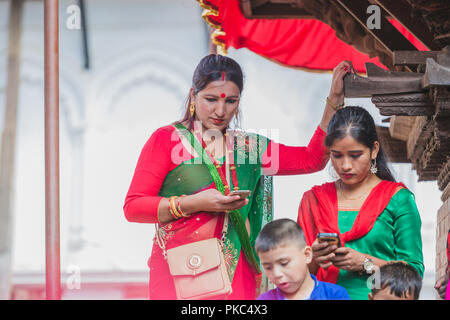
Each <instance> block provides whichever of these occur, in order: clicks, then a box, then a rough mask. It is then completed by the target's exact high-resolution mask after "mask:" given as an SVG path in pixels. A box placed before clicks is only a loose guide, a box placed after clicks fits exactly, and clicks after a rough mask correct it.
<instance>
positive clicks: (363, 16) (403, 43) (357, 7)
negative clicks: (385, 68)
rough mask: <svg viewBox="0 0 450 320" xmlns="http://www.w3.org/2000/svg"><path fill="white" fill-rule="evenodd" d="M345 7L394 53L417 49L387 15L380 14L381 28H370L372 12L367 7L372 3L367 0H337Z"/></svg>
mask: <svg viewBox="0 0 450 320" xmlns="http://www.w3.org/2000/svg"><path fill="white" fill-rule="evenodd" d="M335 1H336V2H338V3H339V4H340V5H341V6H342V7H344V8H345V9H346V10H347V12H348V13H350V14H351V15H352V16H353V18H354V19H355V20H356V21H358V22H359V23H360V24H361V26H362V27H363V28H364V29H366V30H367V31H368V32H369V33H370V34H371V35H372V36H373V37H375V38H376V39H377V40H378V41H379V43H380V44H381V45H383V46H384V47H385V48H386V49H387V51H388V52H389V53H390V54H391V56H392V55H393V53H394V51H396V50H411V51H413V50H417V49H416V47H414V46H413V45H412V44H411V42H409V40H408V39H406V38H405V36H403V35H402V34H401V33H400V31H398V30H397V29H396V28H395V27H394V26H393V25H392V24H391V23H390V22H389V21H388V20H387V19H386V18H385V17H384V15H383V14H380V17H379V18H380V28H379V29H377V28H369V27H368V26H367V19H368V18H369V16H370V14H369V13H367V8H368V7H369V6H371V5H372V4H371V3H370V2H369V1H367V0H358V1H352V0H335Z"/></svg>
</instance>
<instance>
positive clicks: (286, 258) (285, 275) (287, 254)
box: [259, 243, 312, 295]
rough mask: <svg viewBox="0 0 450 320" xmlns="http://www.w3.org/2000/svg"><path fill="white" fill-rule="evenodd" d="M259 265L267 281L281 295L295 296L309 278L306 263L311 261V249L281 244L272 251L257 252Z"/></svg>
mask: <svg viewBox="0 0 450 320" xmlns="http://www.w3.org/2000/svg"><path fill="white" fill-rule="evenodd" d="M259 257H260V260H261V264H262V266H263V268H264V271H265V272H266V275H267V277H268V278H269V280H270V281H271V282H272V283H273V284H275V285H276V286H277V287H278V288H279V289H280V290H281V291H282V292H283V293H286V294H289V295H292V294H295V293H296V292H297V291H298V290H299V289H300V288H301V286H302V284H303V281H304V280H305V277H306V276H309V272H308V263H310V262H311V259H312V251H311V247H309V246H305V247H304V248H300V246H299V245H295V244H286V243H284V244H282V245H280V246H278V247H276V248H275V249H273V250H270V251H267V252H259Z"/></svg>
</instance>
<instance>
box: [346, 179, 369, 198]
mask: <svg viewBox="0 0 450 320" xmlns="http://www.w3.org/2000/svg"><path fill="white" fill-rule="evenodd" d="M341 184H342V180H339V185H340V187H339V191H340V193H341V194H342V195H343V196H344V198H345V199H347V200H359V199H361V198H362V197H363V196H364V195H366V194H367V192H369V191H371V190H372V188H373V186H372V184H371V185H370V186H369V187H368V188H367V189H366V190H364V192H363V193H362V194H361V195H359V196H358V197H356V198H350V197H349V196H347V195H346V194H345V192H344V191H343V188H342V185H341Z"/></svg>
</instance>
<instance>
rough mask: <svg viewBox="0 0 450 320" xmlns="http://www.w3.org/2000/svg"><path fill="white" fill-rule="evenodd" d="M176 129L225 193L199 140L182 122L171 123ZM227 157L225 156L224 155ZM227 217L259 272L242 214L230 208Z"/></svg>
mask: <svg viewBox="0 0 450 320" xmlns="http://www.w3.org/2000/svg"><path fill="white" fill-rule="evenodd" d="M173 126H174V127H175V128H176V129H178V133H179V134H182V135H183V136H184V137H185V138H186V139H187V140H188V141H189V142H190V143H191V145H192V147H193V148H194V150H195V151H196V152H197V154H198V155H199V156H200V157H202V160H203V164H204V165H206V167H207V168H208V170H209V172H210V174H211V176H212V178H213V180H214V182H215V184H216V188H217V189H218V190H219V191H221V192H222V193H223V194H226V193H225V188H224V185H223V182H222V180H221V178H220V175H219V173H218V169H217V168H216V167H215V166H214V164H213V163H212V161H211V159H210V158H209V157H207V156H205V152H204V149H203V147H202V145H201V144H200V142H199V141H198V140H197V139H196V138H195V136H194V135H193V134H192V132H190V131H189V130H188V129H187V128H186V127H185V126H184V125H183V124H182V123H176V124H174V125H173ZM225 159H227V157H225ZM229 218H230V220H231V222H232V224H233V225H234V227H235V230H236V233H237V235H238V237H239V240H240V241H241V245H242V249H243V251H244V255H245V257H246V258H247V260H248V262H249V264H250V266H251V267H252V268H253V270H254V271H255V273H256V274H260V273H261V269H260V267H259V263H258V261H257V259H256V256H255V252H254V251H253V249H252V245H251V241H250V237H249V235H248V233H247V229H246V227H245V222H244V219H242V215H241V213H240V211H239V210H232V211H230V212H229Z"/></svg>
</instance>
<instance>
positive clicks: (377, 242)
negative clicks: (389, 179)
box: [337, 189, 424, 300]
mask: <svg viewBox="0 0 450 320" xmlns="http://www.w3.org/2000/svg"><path fill="white" fill-rule="evenodd" d="M357 214H358V211H344V210H342V211H341V210H339V218H338V223H339V230H340V232H341V233H344V232H347V231H349V230H350V229H351V228H352V226H353V222H354V221H355V218H356V216H357ZM421 225H422V223H421V220H420V215H419V212H418V210H417V206H416V203H415V201H414V195H413V193H412V192H411V191H409V190H408V189H401V190H399V191H398V192H397V193H396V194H395V195H394V196H393V197H392V199H391V201H390V202H389V204H388V205H387V207H386V209H384V211H383V212H382V213H381V214H380V215H379V216H378V218H377V220H376V222H375V224H374V226H373V228H372V229H371V230H370V231H369V233H367V234H366V235H365V236H364V237H362V238H359V239H356V240H354V241H349V242H347V243H346V244H345V246H346V247H349V248H352V249H354V250H356V251H358V252H361V253H365V254H369V255H371V256H373V257H375V258H379V259H382V260H386V261H392V260H401V261H405V262H407V263H408V264H410V265H411V266H412V267H414V268H415V269H416V270H417V271H418V272H419V274H420V276H421V277H423V272H424V265H423V255H422V236H421V231H420V229H421ZM367 279H368V276H366V275H363V276H361V275H359V274H358V273H355V272H349V271H346V270H342V269H341V270H340V272H339V278H338V281H337V284H338V285H341V286H343V287H344V288H345V289H347V291H348V293H349V295H350V298H351V299H352V300H367V299H368V294H369V292H370V288H369V287H368V285H367Z"/></svg>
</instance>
